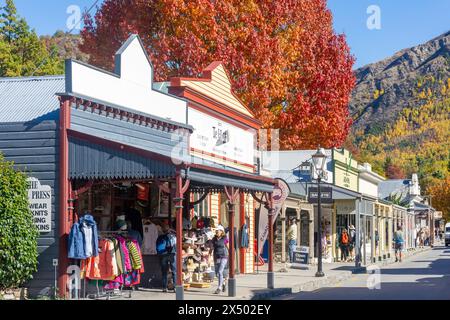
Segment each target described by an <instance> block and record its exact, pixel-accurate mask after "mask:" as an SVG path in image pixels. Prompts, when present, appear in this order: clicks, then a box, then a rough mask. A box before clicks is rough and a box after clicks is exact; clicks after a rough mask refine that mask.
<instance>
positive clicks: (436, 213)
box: [434, 211, 442, 220]
mask: <svg viewBox="0 0 450 320" xmlns="http://www.w3.org/2000/svg"><path fill="white" fill-rule="evenodd" d="M434 219H435V220H437V219H442V211H435V212H434Z"/></svg>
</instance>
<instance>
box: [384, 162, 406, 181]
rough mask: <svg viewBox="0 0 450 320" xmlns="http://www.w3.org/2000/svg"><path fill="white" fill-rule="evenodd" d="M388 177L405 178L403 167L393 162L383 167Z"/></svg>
mask: <svg viewBox="0 0 450 320" xmlns="http://www.w3.org/2000/svg"><path fill="white" fill-rule="evenodd" d="M385 170H386V176H387V178H388V179H405V176H406V174H405V172H404V171H403V169H402V168H401V167H399V166H397V165H395V164H389V165H387V166H386V168H385Z"/></svg>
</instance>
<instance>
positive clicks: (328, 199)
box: [308, 186, 333, 203]
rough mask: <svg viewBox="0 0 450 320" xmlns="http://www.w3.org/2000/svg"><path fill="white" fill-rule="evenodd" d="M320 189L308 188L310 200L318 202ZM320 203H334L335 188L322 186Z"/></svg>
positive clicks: (310, 201)
mask: <svg viewBox="0 0 450 320" xmlns="http://www.w3.org/2000/svg"><path fill="white" fill-rule="evenodd" d="M318 199H319V190H318V188H317V187H309V188H308V202H309V203H318ZM320 203H333V188H331V187H322V186H321V187H320Z"/></svg>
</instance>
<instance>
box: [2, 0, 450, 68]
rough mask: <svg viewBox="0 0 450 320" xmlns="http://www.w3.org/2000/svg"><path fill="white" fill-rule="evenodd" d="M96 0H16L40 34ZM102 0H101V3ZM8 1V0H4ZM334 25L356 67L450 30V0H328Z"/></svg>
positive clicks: (58, 26)
mask: <svg viewBox="0 0 450 320" xmlns="http://www.w3.org/2000/svg"><path fill="white" fill-rule="evenodd" d="M94 2H95V0H39V1H35V0H15V3H16V6H17V8H18V11H19V14H20V15H22V16H23V17H25V18H26V19H27V21H28V23H29V25H30V26H31V27H33V28H34V29H35V30H36V31H37V33H38V34H39V35H43V34H53V33H54V32H55V31H56V30H58V29H59V30H65V31H67V30H68V28H67V26H66V21H67V19H68V18H69V14H67V13H66V11H67V8H68V7H69V6H70V5H78V6H79V7H80V8H81V9H82V10H83V11H84V10H85V9H87V8H89V7H90V6H91V5H92V4H93V3H94ZM101 2H102V0H100V1H99V3H101ZM0 4H2V5H3V4H4V0H0ZM328 5H329V8H330V9H331V11H332V12H333V15H334V27H335V30H336V31H337V32H338V33H345V34H346V35H347V41H348V43H349V46H350V49H351V52H352V53H353V54H354V55H355V57H356V59H357V61H356V65H355V67H361V66H363V65H365V64H367V63H371V62H376V61H379V60H382V59H384V58H386V57H389V56H391V55H392V54H394V53H395V52H397V51H399V50H401V49H404V48H409V47H412V46H414V45H417V44H420V43H423V42H426V41H427V40H430V39H432V38H434V37H436V36H438V35H440V34H442V33H444V32H446V31H448V30H450V0H432V1H426V0H328ZM370 5H377V6H378V7H379V8H380V19H381V20H380V21H381V29H380V30H369V29H368V28H367V25H366V21H367V19H368V18H369V16H370V14H367V12H366V11H367V8H368V7H369V6H370Z"/></svg>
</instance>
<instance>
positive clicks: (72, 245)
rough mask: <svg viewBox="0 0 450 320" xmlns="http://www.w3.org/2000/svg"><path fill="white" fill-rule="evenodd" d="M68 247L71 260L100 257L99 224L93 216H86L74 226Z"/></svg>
mask: <svg viewBox="0 0 450 320" xmlns="http://www.w3.org/2000/svg"><path fill="white" fill-rule="evenodd" d="M68 246H69V253H68V257H69V258H70V259H87V258H89V257H96V256H98V233H97V223H96V222H95V220H94V217H93V216H91V215H90V214H86V215H84V216H83V217H81V218H80V219H79V220H78V222H76V223H74V224H73V226H72V229H71V230H70V234H69V244H68Z"/></svg>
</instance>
